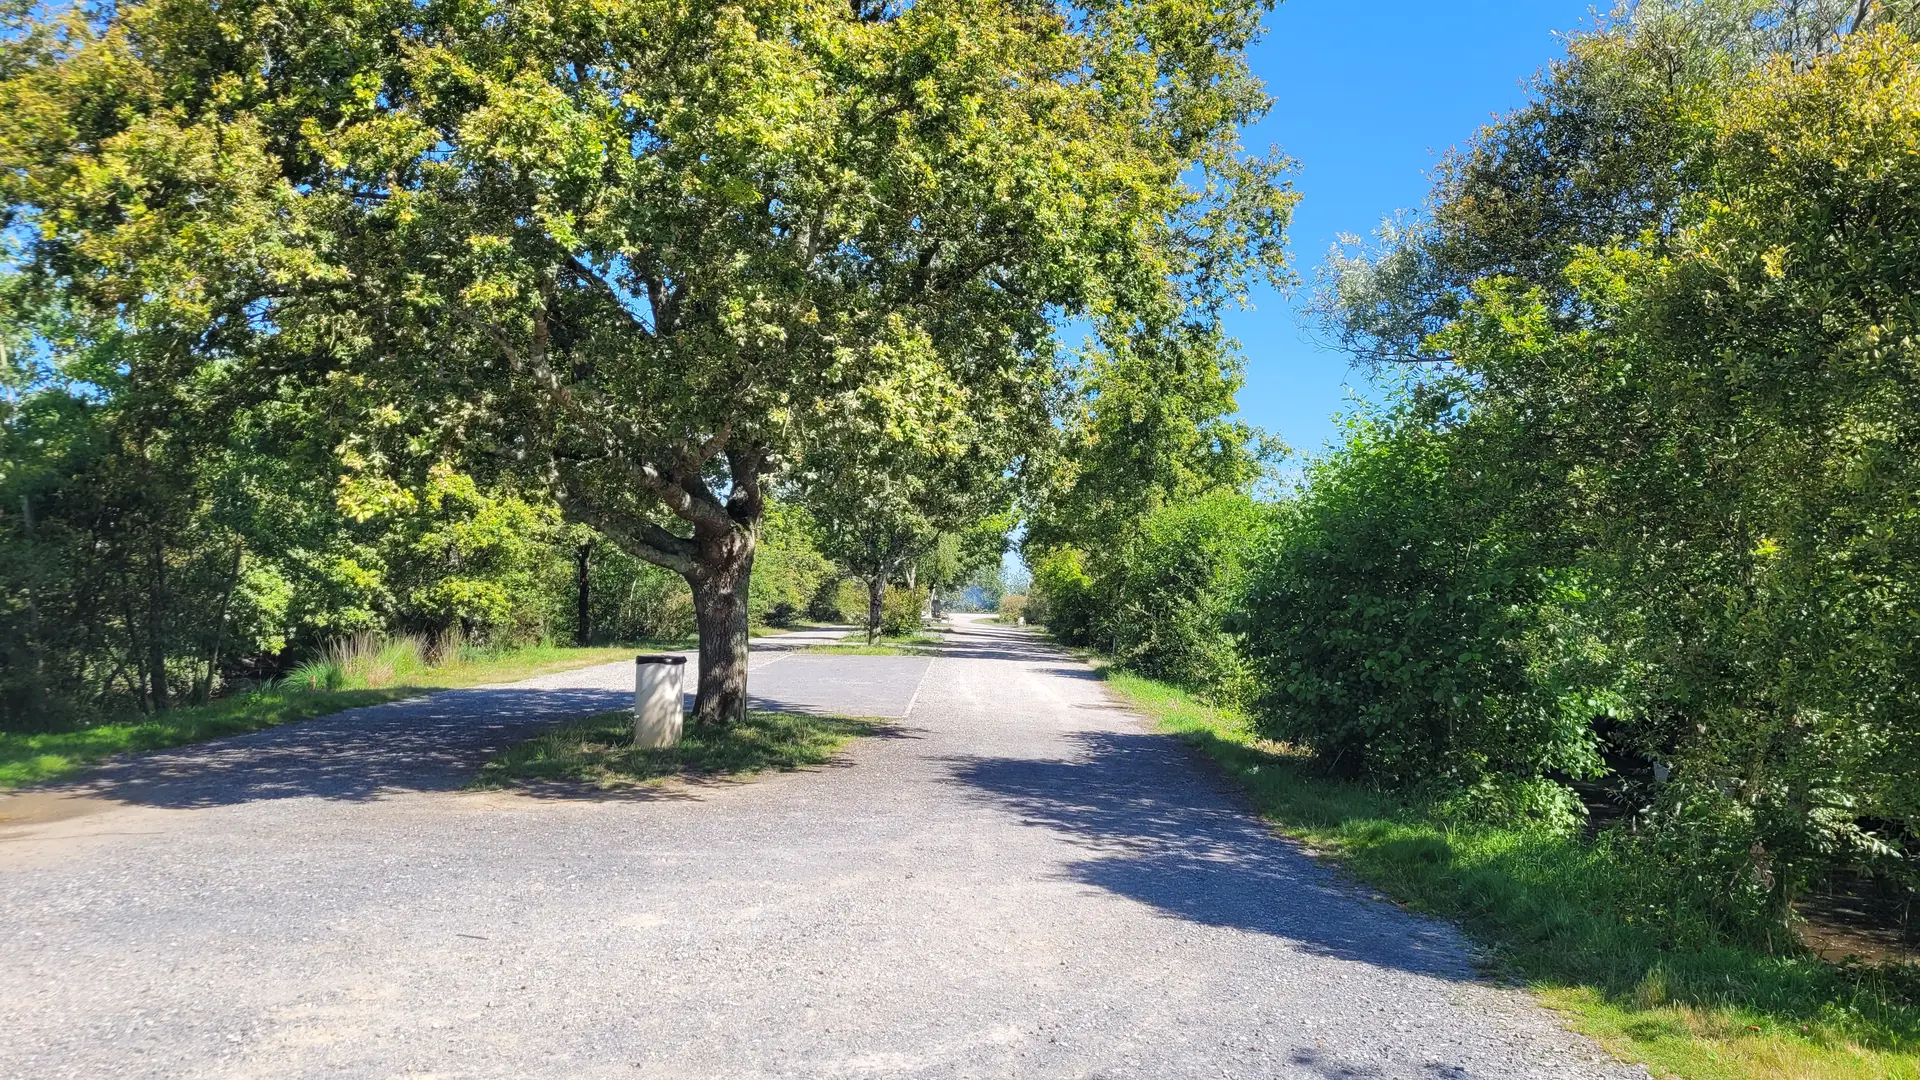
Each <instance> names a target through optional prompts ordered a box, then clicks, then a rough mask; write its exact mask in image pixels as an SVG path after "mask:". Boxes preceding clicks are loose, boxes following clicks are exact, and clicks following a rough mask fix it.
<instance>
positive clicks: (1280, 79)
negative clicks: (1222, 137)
mask: <svg viewBox="0 0 1920 1080" xmlns="http://www.w3.org/2000/svg"><path fill="white" fill-rule="evenodd" d="M1593 2H1594V0H1473V2H1470V3H1466V4H1440V3H1433V2H1431V0H1429V2H1416V0H1374V2H1372V3H1362V2H1359V0H1286V2H1284V3H1282V4H1281V5H1280V6H1279V7H1278V8H1277V9H1276V10H1274V11H1273V13H1271V14H1270V15H1268V16H1267V36H1266V37H1265V39H1263V40H1262V41H1261V42H1260V43H1259V44H1258V45H1257V46H1255V49H1254V52H1253V66H1254V71H1255V73H1256V74H1258V75H1259V76H1260V78H1261V79H1262V80H1264V81H1265V82H1266V84H1267V91H1268V93H1270V94H1272V95H1273V97H1274V98H1275V99H1276V101H1275V105H1274V108H1273V112H1272V113H1270V114H1269V115H1268V117H1267V119H1266V120H1265V121H1263V122H1262V123H1261V124H1260V125H1259V126H1258V127H1256V128H1254V129H1253V130H1252V131H1250V132H1249V133H1248V134H1247V138H1246V144H1247V146H1248V148H1249V149H1253V150H1264V149H1265V148H1266V147H1267V146H1268V145H1269V144H1278V145H1279V147H1280V148H1281V149H1282V150H1283V151H1285V152H1286V154H1287V156H1289V157H1291V158H1293V159H1295V160H1296V161H1298V162H1299V163H1300V171H1299V173H1298V174H1297V176H1296V178H1295V183H1296V186H1297V187H1298V190H1299V191H1300V193H1301V194H1302V195H1303V196H1304V199H1303V200H1302V202H1301V203H1300V206H1299V208H1298V210H1297V211H1296V213H1295V215H1294V221H1293V229H1292V244H1291V246H1292V250H1293V258H1294V268H1295V271H1296V273H1297V274H1298V276H1299V277H1300V278H1301V279H1302V281H1303V283H1311V281H1312V278H1313V271H1314V269H1315V267H1317V266H1318V265H1319V263H1320V262H1321V260H1322V258H1323V257H1324V255H1325V253H1326V250H1327V248H1328V246H1329V245H1331V244H1332V243H1333V242H1334V240H1335V239H1336V238H1337V237H1338V236H1339V235H1340V234H1341V233H1357V234H1361V235H1367V234H1371V233H1372V232H1373V230H1374V229H1375V228H1376V227H1377V226H1378V225H1379V223H1380V220H1381V219H1382V218H1383V217H1385V216H1387V215H1389V214H1391V213H1392V212H1393V211H1394V210H1396V209H1399V208H1401V207H1414V206H1418V205H1419V203H1420V201H1421V199H1422V197H1424V196H1425V194H1426V191H1427V187H1428V174H1429V172H1430V171H1431V169H1432V167H1433V165H1434V163H1435V162H1436V161H1438V159H1439V155H1440V154H1441V153H1443V152H1444V151H1445V150H1446V149H1447V148H1449V147H1452V146H1457V145H1463V144H1464V143H1465V142H1466V141H1467V139H1468V138H1470V137H1471V136H1472V134H1473V132H1474V131H1475V130H1476V129H1477V128H1478V127H1479V126H1480V125H1482V124H1484V123H1486V122H1487V121H1488V120H1489V119H1491V118H1492V116H1493V115H1494V114H1495V113H1500V112H1504V111H1506V110H1508V109H1511V108H1513V107H1514V106H1516V105H1518V104H1520V103H1521V101H1522V100H1524V97H1525V88H1524V83H1525V81H1526V80H1527V79H1528V78H1529V77H1530V76H1531V75H1532V74H1533V73H1534V72H1535V71H1537V70H1538V69H1539V68H1541V67H1542V66H1544V65H1545V64H1546V63H1547V62H1548V61H1549V60H1551V59H1553V58H1554V57H1556V56H1558V55H1560V53H1561V51H1562V50H1561V43H1560V41H1559V39H1558V38H1556V37H1555V36H1554V33H1555V31H1567V30H1576V29H1580V28H1582V27H1587V26H1590V25H1591V24H1592V4H1593ZM1601 6H1602V7H1603V8H1604V7H1606V6H1610V5H1607V4H1602V5H1601ZM1228 326H1229V329H1230V330H1231V331H1232V332H1233V335H1234V336H1235V337H1237V338H1239V339H1240V341H1241V343H1242V345H1243V346H1244V348H1245V351H1246V356H1247V386H1246V389H1245V390H1243V391H1242V392H1241V395H1240V407H1241V415H1242V416H1243V417H1244V418H1245V419H1246V420H1248V421H1249V422H1251V423H1254V424H1258V425H1260V426H1261V427H1264V428H1266V429H1267V430H1268V431H1270V432H1273V433H1274V434H1277V435H1279V436H1281V437H1282V438H1284V439H1285V440H1286V441H1287V442H1288V443H1290V444H1291V445H1292V446H1293V447H1294V448H1295V449H1297V450H1302V451H1313V450H1318V449H1319V448H1320V447H1321V446H1322V445H1323V444H1324V443H1325V442H1326V441H1327V440H1328V439H1329V438H1331V437H1332V435H1333V430H1334V429H1333V425H1332V423H1331V422H1330V420H1329V417H1330V416H1331V415H1332V414H1333V413H1334V412H1336V411H1342V410H1344V409H1345V408H1346V403H1347V401H1348V391H1347V389H1346V388H1347V386H1348V385H1353V386H1362V385H1363V384H1364V378H1363V377H1362V376H1361V375H1360V374H1359V373H1357V372H1354V371H1352V370H1351V369H1350V367H1349V365H1348V361H1347V358H1346V356H1345V355H1344V354H1341V353H1338V352H1334V351H1330V350H1327V349H1323V348H1321V347H1319V346H1318V345H1316V344H1314V343H1313V342H1312V341H1311V340H1310V335H1309V334H1308V333H1307V332H1306V328H1305V327H1304V326H1303V325H1302V320H1301V319H1300V318H1299V317H1298V316H1297V315H1296V313H1295V310H1294V301H1292V300H1290V299H1288V298H1287V297H1283V296H1278V295H1274V294H1272V293H1267V294H1265V295H1261V296H1257V297H1255V309H1254V310H1251V311H1243V312H1237V313H1234V314H1233V315H1232V316H1230V317H1229V322H1228Z"/></svg>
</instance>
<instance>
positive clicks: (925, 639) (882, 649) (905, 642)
mask: <svg viewBox="0 0 1920 1080" xmlns="http://www.w3.org/2000/svg"><path fill="white" fill-rule="evenodd" d="M942 644H944V642H943V641H942V640H941V639H940V638H938V637H934V636H932V635H930V634H913V635H910V636H908V637H883V638H881V639H880V640H879V641H877V642H875V643H874V644H872V645H868V644H866V643H865V642H845V643H834V644H830V645H809V646H807V647H806V648H804V649H801V650H799V651H801V652H809V653H821V654H823V655H826V656H929V655H931V654H932V651H933V650H935V649H937V648H939V647H940V646H941V645H942Z"/></svg>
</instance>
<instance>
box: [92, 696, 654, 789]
mask: <svg viewBox="0 0 1920 1080" xmlns="http://www.w3.org/2000/svg"><path fill="white" fill-rule="evenodd" d="M632 703H633V695H632V694H631V693H627V692H621V691H615V690H588V689H569V690H550V689H513V688H504V687H487V688H480V689H473V690H447V691H442V692H440V693H436V694H434V695H433V696H432V697H429V698H416V699H414V700H410V701H401V702H394V703H393V704H390V705H375V706H371V707H368V708H361V709H350V710H348V711H346V712H341V713H334V714H333V715H330V716H322V717H318V718H316V719H313V720H307V721H303V722H300V723H295V724H288V725H286V726H284V727H276V728H269V729H267V730H265V731H258V732H254V733H252V734H250V735H240V736H235V737H232V738H225V739H217V740H215V741H212V742H207V743H199V744H196V745H193V746H185V747H180V748H178V749H174V750H164V751H159V752H155V753H150V754H142V755H138V756H133V757H127V758H121V759H119V760H115V761H110V762H108V763H106V764H105V765H103V766H101V767H100V768H98V769H96V770H94V771H93V772H92V773H90V774H89V775H88V776H86V777H85V778H83V779H80V780H76V781H73V782H71V783H69V784H65V785H61V786H62V787H64V788H67V789H70V790H72V791H74V792H76V793H79V794H85V795H90V796H95V797H98V798H104V799H111V800H114V801H116V802H125V803H136V804H139V805H143V806H160V807H167V808H170V809H188V808H193V807H205V806H224V805H230V804H233V803H243V802H255V801H260V800H268V799H292V798H305V797H318V798H325V799H347V800H354V799H368V798H374V797H376V796H379V795H381V794H383V793H388V792H396V791H446V790H452V789H455V788H458V787H460V786H461V785H462V784H464V783H465V782H466V780H467V778H468V777H469V776H471V775H472V773H473V770H474V768H475V767H476V766H477V765H478V764H479V763H480V762H481V761H483V760H485V759H486V758H487V757H488V756H490V755H492V754H494V753H498V752H499V751H501V750H503V749H505V748H506V747H508V746H510V745H512V744H513V743H515V742H518V741H520V740H522V739H525V738H528V737H530V736H532V735H534V734H536V733H538V732H539V731H541V730H543V729H544V728H546V727H547V726H549V725H550V724H553V723H555V722H558V721H560V720H564V719H569V718H572V717H577V716H584V715H589V714H592V713H597V712H605V711H607V710H610V709H620V708H630V707H632Z"/></svg>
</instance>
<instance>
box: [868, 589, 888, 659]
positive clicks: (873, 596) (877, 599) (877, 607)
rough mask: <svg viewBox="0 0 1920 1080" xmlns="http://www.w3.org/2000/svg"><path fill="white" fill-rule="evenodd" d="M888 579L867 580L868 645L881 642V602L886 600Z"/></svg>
mask: <svg viewBox="0 0 1920 1080" xmlns="http://www.w3.org/2000/svg"><path fill="white" fill-rule="evenodd" d="M886 595H887V579H886V577H885V576H884V575H880V576H875V577H870V578H868V579H867V644H869V645H871V644H873V643H874V642H876V641H879V640H880V617H881V601H883V600H884V599H886Z"/></svg>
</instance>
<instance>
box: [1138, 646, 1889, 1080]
mask: <svg viewBox="0 0 1920 1080" xmlns="http://www.w3.org/2000/svg"><path fill="white" fill-rule="evenodd" d="M1108 682H1109V684H1110V685H1111V686H1112V687H1113V688H1114V689H1115V690H1116V691H1118V692H1119V694H1120V696H1121V697H1123V698H1124V699H1125V700H1126V701H1128V702H1129V703H1130V704H1132V705H1133V706H1134V707H1136V708H1138V709H1139V710H1140V711H1141V712H1143V713H1145V714H1147V715H1148V716H1150V717H1152V718H1153V719H1154V721H1155V722H1156V723H1157V724H1158V725H1159V727H1160V728H1161V730H1163V731H1166V732H1169V733H1171V734H1175V735H1178V736H1180V737H1181V738H1183V739H1185V740H1186V741H1187V742H1188V743H1190V744H1192V745H1193V746H1195V747H1198V748H1199V749H1201V750H1203V751H1205V752H1206V754H1207V755H1208V756H1210V757H1211V758H1213V759H1214V760H1215V761H1216V762H1218V763H1219V764H1220V766H1221V767H1222V768H1223V769H1225V770H1226V772H1227V773H1229V774H1230V775H1232V776H1233V777H1235V778H1236V779H1238V780H1239V781H1240V783H1241V784H1242V785H1243V786H1244V787H1245V788H1246V791H1247V794H1248V795H1249V796H1250V797H1251V799H1252V800H1253V802H1254V803H1255V805H1257V806H1258V808H1259V809H1260V812H1261V813H1262V814H1263V815H1264V816H1265V817H1266V818H1267V819H1268V820H1269V821H1271V822H1273V823H1274V824H1275V825H1276V826H1278V827H1279V828H1281V829H1282V830H1283V831H1285V832H1287V833H1288V834H1290V835H1292V836H1295V837H1297V838H1299V839H1301V840H1303V841H1306V842H1307V843H1308V844H1310V845H1311V846H1313V847H1314V848H1315V849H1317V850H1319V851H1321V852H1325V853H1327V854H1330V855H1332V856H1333V857H1335V858H1337V859H1338V860H1339V861H1340V862H1342V863H1343V864H1344V865H1345V866H1346V867H1347V868H1348V869H1349V870H1351V871H1352V873H1353V874H1354V875H1355V876H1356V877H1358V878H1360V879H1361V880H1363V881H1366V882H1367V883H1369V884H1371V885H1373V886H1375V887H1377V888H1379V889H1380V890H1381V891H1382V892H1385V893H1387V894H1389V895H1391V896H1392V897H1393V898H1395V899H1396V900H1399V901H1400V902H1402V903H1404V904H1406V905H1408V906H1409V907H1412V908H1415V909H1418V910H1421V911H1427V912H1431V913H1434V914H1438V915H1444V916H1448V917H1450V918H1454V919H1458V920H1460V922H1461V923H1462V924H1463V925H1464V926H1465V927H1466V928H1467V930H1468V932H1469V933H1471V934H1472V935H1473V936H1474V937H1475V938H1476V939H1477V940H1479V941H1480V942H1482V943H1484V944H1485V945H1487V946H1489V947H1490V948H1491V949H1492V950H1493V952H1494V955H1495V956H1496V957H1497V958H1498V960H1499V961H1500V963H1501V964H1502V965H1503V967H1505V968H1506V969H1507V970H1508V971H1510V972H1511V973H1512V974H1514V975H1516V976H1518V977H1519V978H1521V979H1523V980H1525V981H1526V982H1527V984H1528V985H1529V986H1530V987H1531V988H1532V989H1533V990H1534V991H1535V992H1536V993H1537V994H1538V995H1539V996H1540V997H1541V998H1542V1000H1544V1001H1545V1002H1546V1003H1547V1004H1549V1005H1551V1006H1553V1007H1554V1008H1555V1009H1558V1010H1559V1011H1560V1012H1561V1013H1563V1014H1564V1015H1565V1016H1567V1017H1568V1018H1569V1020H1570V1021H1571V1023H1572V1024H1573V1026H1574V1027H1575V1028H1577V1029H1578V1030H1580V1031H1583V1032H1585V1033H1587V1034H1589V1035H1591V1036H1593V1037H1594V1038H1596V1039H1598V1040H1599V1041H1600V1042H1601V1043H1602V1044H1604V1045H1605V1046H1606V1047H1607V1048H1608V1049H1610V1050H1612V1051H1613V1052H1614V1053H1616V1054H1618V1055H1619V1056H1621V1057H1623V1058H1627V1059H1629V1060H1634V1061H1641V1062H1645V1063H1646V1064H1648V1065H1649V1066H1651V1067H1652V1069H1653V1071H1654V1073H1655V1075H1657V1076H1675V1077H1685V1078H1688V1080H1756V1078H1763V1080H1915V1078H1920V971H1915V970H1914V969H1912V968H1911V967H1909V968H1878V969H1872V968H1841V967H1836V966H1834V965H1831V964H1827V963H1825V962H1823V961H1821V960H1818V959H1816V958H1814V957H1811V956H1806V955H1793V956H1771V955H1767V954H1765V953H1762V952H1757V951H1753V950H1748V949H1738V948H1713V949H1697V950H1679V949H1667V948H1663V947H1662V943H1661V941H1660V940H1659V936H1658V935H1657V934H1656V933H1655V932H1653V931H1652V930H1651V929H1649V928H1647V927H1644V926H1639V925H1635V923H1634V921H1633V917H1632V916H1633V913H1632V912H1631V911H1629V910H1625V906H1624V904H1623V903H1622V899H1621V898H1622V897H1624V896H1627V895H1629V894H1630V893H1631V891H1632V890H1630V889H1627V888H1624V887H1623V885H1624V884H1625V883H1624V882H1622V881H1621V880H1620V875H1621V874H1622V873H1624V870H1623V868H1622V867H1621V866H1620V865H1619V864H1618V863H1616V862H1614V861H1613V860H1611V859H1610V858H1609V857H1608V856H1607V855H1606V853H1605V851H1604V850H1602V849H1601V848H1600V847H1599V846H1597V845H1595V844H1592V843H1590V842H1588V841H1586V840H1583V839H1581V838H1579V837H1577V836H1565V835H1560V834H1556V833H1553V832H1550V831H1547V830H1529V829H1511V828H1493V827H1487V826H1474V825H1460V824H1456V823H1452V822H1447V821H1443V820H1439V819H1438V818H1437V817H1436V816H1434V815H1432V814H1429V813H1427V812H1424V811H1423V810H1422V808H1420V807H1417V806H1409V805H1406V804H1404V803H1402V802H1399V801H1397V800H1394V799H1392V798H1390V797H1389V796H1387V795H1385V794H1383V793H1381V792H1377V791H1374V790H1371V789H1369V788H1366V787H1364V786H1361V785H1358V784H1352V783H1345V782H1340V781H1336V780H1331V779H1328V778H1326V777H1324V776H1320V775H1317V774H1316V773H1315V771H1314V770H1313V769H1312V766H1311V763H1310V762H1309V761H1308V760H1307V759H1305V758H1303V757H1302V756H1301V755H1299V754H1297V753H1294V752H1292V751H1291V750H1290V749H1289V748H1287V747H1285V746H1281V745H1278V744H1275V743H1272V742H1267V741H1264V740H1262V739H1261V738H1260V737H1259V736H1258V735H1257V733H1255V732H1254V731H1253V730H1252V729H1251V728H1250V726H1249V725H1248V723H1247V721H1246V718H1245V717H1243V716H1241V715H1239V714H1237V713H1234V712H1231V711H1217V710H1215V709H1212V708H1210V707H1209V706H1207V705H1206V704H1204V703H1202V702H1200V701H1198V700H1196V699H1195V698H1193V697H1192V696H1190V695H1188V694H1186V693H1184V692H1182V691H1180V690H1178V689H1175V688H1173V687H1170V686H1167V685H1166V684H1164V683H1158V682H1154V681H1152V680H1149V679H1143V678H1140V677H1138V676H1135V675H1130V674H1127V673H1125V672H1117V671H1110V672H1109V673H1108Z"/></svg>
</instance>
